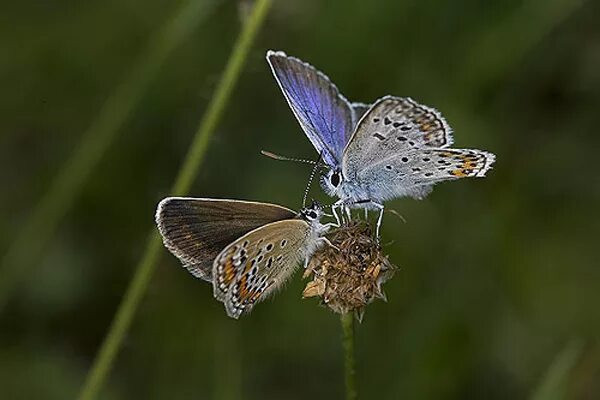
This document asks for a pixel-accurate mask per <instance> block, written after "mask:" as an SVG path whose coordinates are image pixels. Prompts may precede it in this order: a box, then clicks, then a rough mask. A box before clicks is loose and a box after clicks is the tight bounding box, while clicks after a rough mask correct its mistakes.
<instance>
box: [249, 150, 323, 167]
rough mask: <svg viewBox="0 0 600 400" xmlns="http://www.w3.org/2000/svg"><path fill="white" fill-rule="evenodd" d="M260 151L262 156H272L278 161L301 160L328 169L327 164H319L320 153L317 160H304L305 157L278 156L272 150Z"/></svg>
mask: <svg viewBox="0 0 600 400" xmlns="http://www.w3.org/2000/svg"><path fill="white" fill-rule="evenodd" d="M260 153H261V154H262V155H263V156H267V157H269V158H272V159H274V160H278V161H294V162H301V163H305V164H311V165H316V166H319V167H325V168H328V169H329V167H328V166H327V165H325V164H321V162H320V161H321V155H319V159H318V160H317V161H313V160H306V159H303V158H293V157H286V156H280V155H279V154H275V153H272V152H270V151H267V150H261V151H260Z"/></svg>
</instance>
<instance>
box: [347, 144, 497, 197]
mask: <svg viewBox="0 0 600 400" xmlns="http://www.w3.org/2000/svg"><path fill="white" fill-rule="evenodd" d="M392 140H393V139H392ZM494 160H495V156H494V155H493V154H492V153H488V152H486V151H481V150H474V149H448V148H446V149H430V148H426V147H424V148H417V149H410V150H409V151H407V152H405V153H402V154H390V155H387V156H385V157H382V158H381V159H380V160H378V161H376V162H372V163H370V164H369V165H368V166H366V167H365V168H363V169H361V170H360V171H359V172H358V174H357V176H356V178H357V180H358V181H360V182H363V184H364V185H365V186H366V190H367V191H368V192H369V193H373V194H376V197H378V198H377V200H379V201H385V200H389V199H392V198H397V197H402V196H411V197H415V198H422V197H424V196H426V195H427V194H428V193H429V192H430V191H431V188H432V186H433V185H434V184H436V183H438V182H442V181H447V180H455V179H459V178H465V177H483V176H485V173H486V172H487V171H488V170H489V169H490V168H491V166H492V164H493V163H494Z"/></svg>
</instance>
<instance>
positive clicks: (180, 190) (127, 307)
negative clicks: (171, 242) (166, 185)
mask: <svg viewBox="0 0 600 400" xmlns="http://www.w3.org/2000/svg"><path fill="white" fill-rule="evenodd" d="M270 5H271V0H257V2H256V4H255V6H254V8H253V9H252V12H251V14H250V15H249V17H248V20H247V22H246V23H245V24H244V27H243V30H242V32H241V33H240V35H239V36H238V39H237V42H236V44H235V46H234V48H233V50H232V53H231V55H230V58H229V60H228V62H227V66H226V68H225V72H224V73H223V76H222V78H221V80H220V81H219V84H218V86H217V89H216V92H215V94H214V96H213V98H212V99H211V102H210V104H209V106H208V109H207V110H206V113H205V114H204V117H203V118H202V121H201V122H200V126H199V127H198V130H197V131H196V134H195V136H194V139H193V141H192V144H191V147H190V149H189V150H188V153H187V155H186V158H185V160H184V162H183V165H182V167H181V169H180V170H179V174H178V175H177V179H176V180H175V184H174V185H173V188H172V190H171V193H172V194H173V195H179V196H181V195H184V194H186V193H187V192H188V191H189V189H190V186H191V184H192V181H193V179H194V177H195V176H196V173H197V171H198V167H199V166H200V163H201V162H202V159H203V158H204V154H205V152H206V147H207V144H208V141H209V139H210V137H211V136H212V133H213V132H214V128H215V126H216V125H217V123H218V122H219V119H220V118H221V116H222V114H223V110H224V109H225V106H226V104H227V101H228V99H229V97H230V94H231V92H232V90H233V88H234V86H235V84H236V82H237V80H238V77H239V75H240V72H241V70H242V67H243V65H244V62H245V60H246V58H247V55H248V51H249V50H250V47H251V45H252V42H253V41H254V37H255V36H256V33H257V31H258V29H259V27H260V26H261V25H262V22H263V20H264V18H265V16H266V14H267V11H268V9H269V7H270ZM160 249H161V240H160V236H159V234H158V233H157V232H156V230H155V229H153V230H152V234H151V235H150V239H149V240H148V243H147V245H146V250H145V253H144V256H143V258H142V260H141V261H140V263H139V264H138V265H137V267H136V270H135V274H134V276H133V278H132V280H131V282H130V284H129V287H128V288H127V292H126V293H125V295H124V298H123V300H122V302H121V304H120V306H119V309H118V311H117V313H116V316H115V318H114V319H113V322H112V324H111V326H110V328H109V331H108V334H107V335H106V337H105V339H104V342H103V343H102V346H101V347H100V350H99V352H98V354H97V356H96V359H95V360H94V364H93V365H92V369H91V370H90V372H89V374H88V376H87V378H86V380H85V383H84V385H83V387H82V390H81V392H80V394H79V399H81V400H91V399H94V398H96V396H97V394H98V391H99V390H100V388H101V387H102V384H103V383H104V380H105V379H106V376H107V374H108V372H109V371H110V368H111V366H112V364H113V362H114V358H115V356H116V354H117V352H118V350H119V348H120V346H121V343H122V341H123V338H124V336H125V333H126V332H127V330H128V329H129V326H130V325H131V320H132V319H133V316H134V314H135V310H136V309H137V307H138V305H139V302H140V300H141V298H142V296H143V294H144V292H145V291H146V288H147V286H148V282H149V281H150V279H151V277H152V274H153V272H154V270H155V268H156V261H157V258H158V255H159V250H160Z"/></svg>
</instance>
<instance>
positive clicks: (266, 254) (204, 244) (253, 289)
mask: <svg viewBox="0 0 600 400" xmlns="http://www.w3.org/2000/svg"><path fill="white" fill-rule="evenodd" d="M322 215H323V211H322V208H321V206H320V205H319V204H318V203H316V202H313V204H312V205H311V206H309V207H305V208H303V209H302V210H301V211H300V212H294V211H292V210H290V209H288V208H285V207H282V206H278V205H275V204H268V203H259V202H252V201H241V200H224V199H208V198H187V197H167V198H165V199H163V200H162V201H161V202H160V203H159V204H158V207H157V210H156V224H157V226H158V230H159V232H160V234H161V236H162V239H163V243H164V245H165V247H166V248H167V249H168V250H169V251H170V252H171V253H173V255H175V256H176V257H177V258H178V259H179V260H180V261H181V262H182V263H183V265H184V267H185V268H186V269H187V270H188V271H189V272H190V273H191V274H192V275H194V276H195V277H197V278H200V279H203V280H206V281H209V282H212V285H213V293H214V296H215V298H216V299H217V300H219V301H221V302H223V303H224V305H225V310H226V311H227V315H228V316H230V317H232V318H236V319H237V318H239V316H240V315H241V314H242V313H248V312H250V311H251V310H252V308H253V307H254V305H255V304H256V303H258V302H260V301H262V300H264V299H265V298H267V297H269V295H271V294H272V293H274V292H275V291H276V290H277V289H278V288H280V287H282V285H283V284H284V283H285V282H286V281H287V280H288V279H289V278H290V277H291V275H292V273H293V272H294V271H295V269H296V267H297V265H299V264H300V263H301V262H303V261H304V263H305V266H306V264H307V263H308V260H309V258H310V256H311V255H312V254H313V253H314V251H316V249H317V248H318V247H319V246H321V245H322V244H323V243H328V241H327V239H326V238H325V237H324V236H323V235H324V234H325V233H326V231H327V230H328V228H329V226H330V225H331V224H321V222H320V219H321V217H322Z"/></svg>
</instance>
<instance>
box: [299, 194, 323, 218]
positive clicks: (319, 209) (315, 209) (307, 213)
mask: <svg viewBox="0 0 600 400" xmlns="http://www.w3.org/2000/svg"><path fill="white" fill-rule="evenodd" d="M300 215H301V216H302V218H303V219H304V220H305V221H307V222H308V223H311V222H319V220H320V219H321V217H322V216H323V206H322V205H321V203H319V202H318V201H316V200H313V201H312V203H311V204H310V206H308V207H305V208H303V209H302V210H301V211H300Z"/></svg>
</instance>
